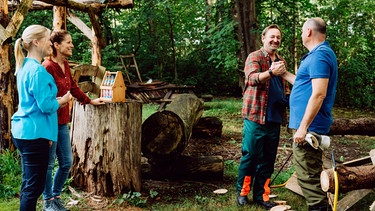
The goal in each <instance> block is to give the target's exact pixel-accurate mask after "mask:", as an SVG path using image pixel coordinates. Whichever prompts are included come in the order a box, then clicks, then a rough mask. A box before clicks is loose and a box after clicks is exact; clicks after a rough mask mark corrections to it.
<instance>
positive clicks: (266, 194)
mask: <svg viewBox="0 0 375 211" xmlns="http://www.w3.org/2000/svg"><path fill="white" fill-rule="evenodd" d="M270 180H271V179H270V178H268V179H267V180H266V183H264V187H263V188H264V193H263V201H269V200H270V196H269V195H270V193H271V189H270V186H269V184H270Z"/></svg>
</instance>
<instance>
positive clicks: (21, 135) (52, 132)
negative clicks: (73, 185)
mask: <svg viewBox="0 0 375 211" xmlns="http://www.w3.org/2000/svg"><path fill="white" fill-rule="evenodd" d="M50 33H51V31H50V30H49V29H48V28H46V27H44V26H41V25H31V26H29V27H27V28H26V29H25V30H24V31H23V33H22V36H21V38H19V39H17V40H16V43H15V47H14V52H15V59H16V72H15V75H16V78H17V89H18V100H19V104H18V110H17V111H16V113H14V115H13V116H12V121H11V133H12V140H13V143H14V144H15V146H16V147H17V149H18V150H19V151H20V154H21V158H22V186H21V194H20V210H21V211H23V210H27V211H34V210H36V204H37V200H38V197H39V196H40V195H41V194H42V192H43V188H44V184H45V180H46V172H47V167H48V157H49V147H50V145H52V142H56V141H57V109H59V108H60V107H62V106H65V105H66V104H67V103H68V102H69V101H70V100H71V98H72V96H71V95H70V93H69V92H68V93H66V94H65V95H64V96H63V97H61V98H56V94H57V87H56V84H55V81H54V80H53V77H52V76H51V75H50V74H49V73H48V72H47V70H46V69H45V68H44V67H43V66H42V65H41V61H42V58H43V57H45V56H47V55H49V54H50V53H51V52H52V48H51V41H50ZM22 48H23V49H22ZM22 50H25V51H26V52H27V56H26V57H25V55H24V54H23V51H22Z"/></svg>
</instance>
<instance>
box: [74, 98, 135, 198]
mask: <svg viewBox="0 0 375 211" xmlns="http://www.w3.org/2000/svg"><path fill="white" fill-rule="evenodd" d="M141 126H142V104H141V103H139V102H126V103H107V104H105V105H100V106H93V105H80V104H79V103H78V102H75V103H74V109H73V119H72V125H71V139H72V140H71V141H72V150H73V158H74V161H73V167H72V171H71V174H72V177H73V178H74V179H73V185H74V186H75V187H79V188H81V189H82V190H84V191H86V192H93V193H94V194H96V195H101V196H113V195H118V194H121V193H124V192H127V191H129V190H134V191H140V189H141V175H140V174H141V167H140V166H141V133H142V132H141Z"/></svg>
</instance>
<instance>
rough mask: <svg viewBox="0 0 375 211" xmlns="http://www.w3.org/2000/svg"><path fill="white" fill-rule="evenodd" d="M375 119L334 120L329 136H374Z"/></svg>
mask: <svg viewBox="0 0 375 211" xmlns="http://www.w3.org/2000/svg"><path fill="white" fill-rule="evenodd" d="M374 128H375V119H374V118H358V119H335V120H334V121H333V124H332V126H331V128H330V131H329V135H367V136H375V130H374Z"/></svg>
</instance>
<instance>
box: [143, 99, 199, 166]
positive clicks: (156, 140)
mask: <svg viewBox="0 0 375 211" xmlns="http://www.w3.org/2000/svg"><path fill="white" fill-rule="evenodd" d="M202 113H203V103H202V101H201V100H199V99H198V98H197V97H196V96H195V95H192V94H180V95H178V96H177V97H176V98H174V99H173V100H172V102H171V103H170V104H169V105H168V107H167V109H165V110H163V111H160V112H156V113H154V114H153V115H151V116H150V117H149V118H147V119H146V120H145V121H144V123H143V124H142V152H143V154H144V155H145V156H146V157H147V158H149V159H150V162H152V163H162V162H164V161H168V162H169V161H170V160H174V159H177V158H178V157H179V156H180V155H181V153H182V151H183V150H184V149H185V147H186V146H187V144H188V141H189V139H190V137H191V133H192V129H193V126H194V125H195V124H196V123H197V122H198V120H199V119H200V117H201V116H202Z"/></svg>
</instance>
